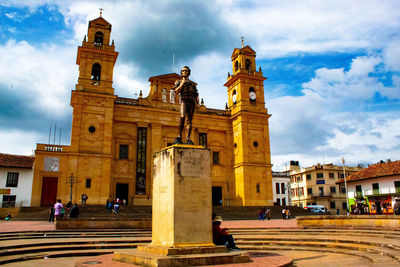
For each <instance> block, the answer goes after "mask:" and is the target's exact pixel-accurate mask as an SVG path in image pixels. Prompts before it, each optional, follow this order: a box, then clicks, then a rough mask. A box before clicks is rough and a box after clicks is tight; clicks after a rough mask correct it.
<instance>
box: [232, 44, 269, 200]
mask: <svg viewBox="0 0 400 267" xmlns="http://www.w3.org/2000/svg"><path fill="white" fill-rule="evenodd" d="M231 61H232V75H230V74H228V81H227V82H226V83H225V86H226V87H227V88H228V90H227V93H228V108H229V110H230V111H231V124H232V130H233V140H234V177H235V184H236V198H237V199H241V201H242V202H241V203H238V205H243V206H260V205H263V206H265V205H273V195H272V165H271V153H270V143H269V125H268V119H269V117H270V116H271V115H269V114H268V110H267V109H266V108H265V101H264V81H265V80H266V78H265V77H263V73H262V71H261V67H260V68H259V69H258V71H257V66H256V52H255V51H254V50H253V49H252V48H251V47H250V46H243V45H242V48H240V49H239V48H235V49H234V50H233V53H232V56H231Z"/></svg>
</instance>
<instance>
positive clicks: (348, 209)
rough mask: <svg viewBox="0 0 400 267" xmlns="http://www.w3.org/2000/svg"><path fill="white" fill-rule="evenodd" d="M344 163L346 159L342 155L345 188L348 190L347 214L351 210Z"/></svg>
mask: <svg viewBox="0 0 400 267" xmlns="http://www.w3.org/2000/svg"><path fill="white" fill-rule="evenodd" d="M344 163H345V159H344V158H343V157H342V165H343V176H344V188H345V190H346V206H347V210H346V214H347V216H348V215H349V212H350V207H349V198H348V196H347V181H346V170H345V168H344Z"/></svg>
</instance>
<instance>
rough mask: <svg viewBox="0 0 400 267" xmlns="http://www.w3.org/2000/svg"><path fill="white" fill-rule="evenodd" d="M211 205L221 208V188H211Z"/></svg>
mask: <svg viewBox="0 0 400 267" xmlns="http://www.w3.org/2000/svg"><path fill="white" fill-rule="evenodd" d="M212 205H213V206H222V187H221V186H213V188H212Z"/></svg>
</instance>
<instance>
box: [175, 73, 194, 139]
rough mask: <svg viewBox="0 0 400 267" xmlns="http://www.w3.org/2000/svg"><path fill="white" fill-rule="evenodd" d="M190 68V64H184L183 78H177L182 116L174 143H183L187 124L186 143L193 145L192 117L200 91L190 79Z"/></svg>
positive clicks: (176, 85)
mask: <svg viewBox="0 0 400 267" xmlns="http://www.w3.org/2000/svg"><path fill="white" fill-rule="evenodd" d="M189 75H190V69H189V67H188V66H184V67H183V68H182V69H181V76H182V79H180V80H177V81H176V82H175V86H174V92H175V93H176V94H180V95H181V101H182V103H181V116H180V119H179V131H178V137H177V138H176V139H175V141H174V144H182V143H183V142H182V132H183V129H184V126H185V119H186V120H187V122H186V124H187V125H186V127H187V134H186V144H191V145H193V141H192V140H191V139H190V134H191V133H192V119H193V114H194V111H195V109H196V105H197V103H198V102H199V93H198V91H197V88H196V83H194V82H192V81H191V80H189Z"/></svg>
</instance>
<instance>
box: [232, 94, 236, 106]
mask: <svg viewBox="0 0 400 267" xmlns="http://www.w3.org/2000/svg"><path fill="white" fill-rule="evenodd" d="M232 101H233V104H236V94H233V96H232Z"/></svg>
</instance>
